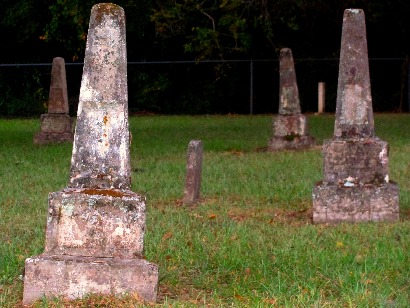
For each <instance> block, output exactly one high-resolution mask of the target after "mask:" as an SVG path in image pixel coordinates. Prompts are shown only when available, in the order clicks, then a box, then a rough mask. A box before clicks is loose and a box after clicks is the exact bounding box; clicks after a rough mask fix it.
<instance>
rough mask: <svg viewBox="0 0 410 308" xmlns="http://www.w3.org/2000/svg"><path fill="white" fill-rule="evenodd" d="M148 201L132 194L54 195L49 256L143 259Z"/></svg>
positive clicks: (85, 192) (49, 221)
mask: <svg viewBox="0 0 410 308" xmlns="http://www.w3.org/2000/svg"><path fill="white" fill-rule="evenodd" d="M144 231H145V198H143V197H141V196H139V195H137V194H135V193H134V192H132V191H124V190H114V189H111V190H102V189H64V190H62V191H59V192H54V193H50V195H49V207H48V219H47V232H46V247H45V253H48V254H63V255H79V256H94V257H121V258H135V257H140V256H142V253H143V242H144Z"/></svg>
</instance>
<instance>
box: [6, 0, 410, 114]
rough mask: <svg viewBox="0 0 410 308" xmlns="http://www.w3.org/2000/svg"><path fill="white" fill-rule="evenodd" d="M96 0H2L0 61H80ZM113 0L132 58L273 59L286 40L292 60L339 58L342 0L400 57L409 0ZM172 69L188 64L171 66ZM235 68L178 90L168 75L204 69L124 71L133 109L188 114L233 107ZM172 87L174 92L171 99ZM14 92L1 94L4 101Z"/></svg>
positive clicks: (382, 53) (373, 38)
mask: <svg viewBox="0 0 410 308" xmlns="http://www.w3.org/2000/svg"><path fill="white" fill-rule="evenodd" d="M96 3H98V1H93V0H81V1H79V0H1V4H2V8H3V9H2V10H0V34H1V37H2V40H0V48H1V49H2V60H1V62H2V63H38V62H47V63H50V62H51V61H52V58H53V57H56V56H60V57H63V58H65V60H66V62H82V61H83V59H84V51H85V43H86V37H87V31H88V22H89V17H90V16H89V15H90V10H91V7H92V6H93V5H94V4H96ZM116 4H118V5H120V6H122V7H123V8H124V10H125V14H126V19H127V20H126V23H127V54H128V60H129V61H162V60H169V61H173V60H196V61H197V62H201V61H204V60H232V59H276V58H277V55H278V53H279V50H280V49H281V48H283V47H289V48H291V49H292V51H293V54H294V56H295V58H296V59H315V58H333V59H337V58H338V56H339V48H340V34H341V26H342V16H343V11H344V10H345V9H347V8H362V9H363V10H364V11H365V14H366V24H367V35H368V42H369V56H370V57H393V58H404V57H408V55H409V50H410V40H408V37H409V35H410V19H409V18H408V15H409V13H410V2H408V1H407V0H372V1H368V0H345V1H338V0H312V1H307V0H218V1H217V0H129V1H126V0H119V1H117V2H116ZM406 63H407V62H406ZM178 69H181V70H185V68H182V67H179V68H177V67H174V66H173V67H172V70H178ZM310 69H311V73H312V76H316V75H317V76H320V74H319V73H318V72H319V69H317V67H316V66H312V67H311V68H310ZM238 70H241V71H243V68H240V69H239V68H238V67H233V66H232V65H230V64H227V63H223V64H216V65H215V66H214V67H213V72H212V74H211V75H212V76H211V77H210V80H211V81H210V82H209V83H207V84H204V83H198V84H192V87H193V89H194V90H192V89H188V88H187V87H186V88H185V89H180V90H181V91H182V94H180V95H179V96H178V95H176V94H175V87H176V85H175V83H174V80H173V79H172V78H182V79H183V78H187V82H189V81H190V80H193V78H194V77H195V78H196V77H198V76H201V74H205V75H206V74H209V71H206V72H204V71H200V70H198V69H191V70H190V71H189V72H188V73H189V74H187V75H186V76H189V77H184V76H182V75H180V74H179V72H167V71H166V70H165V71H161V72H155V73H151V72H150V71H149V70H144V71H142V70H140V71H138V72H137V73H136V75H135V76H130V78H129V79H130V83H131V84H134V83H135V86H131V87H130V95H131V98H132V99H135V100H137V101H138V102H137V103H136V104H137V106H138V107H136V108H137V109H139V108H152V109H155V110H157V111H159V112H161V111H170V112H174V109H172V108H171V107H170V106H166V107H164V106H165V104H168V105H173V106H177V105H180V106H181V108H182V109H183V110H186V108H188V107H187V106H192V108H191V109H192V110H193V112H197V111H198V110H199V111H198V112H202V111H204V112H210V111H212V108H214V107H215V104H216V103H215V102H218V104H225V105H226V106H228V107H226V106H225V107H224V108H221V109H220V110H219V111H221V112H224V111H231V109H230V107H229V104H231V102H227V99H226V95H225V96H224V95H223V94H226V93H235V92H238V87H237V86H235V85H234V82H240V83H241V82H248V81H247V80H246V78H244V79H240V78H239V77H238V75H237V74H238ZM0 73H3V74H4V72H0ZM315 73H317V74H316V75H315ZM39 74H40V72H39V71H35V72H34V71H33V72H32V76H31V78H26V79H27V80H32V81H33V82H28V83H27V86H28V87H34V89H27V91H29V93H28V94H27V95H26V97H32V96H33V95H31V94H32V93H47V87H45V88H44V89H41V91H39V89H38V88H36V87H38V84H39V82H34V81H35V80H39V79H38V76H39ZM403 76H405V74H403ZM315 78H316V77H315ZM318 78H319V77H318ZM0 80H1V81H2V84H1V85H0V86H1V88H2V89H3V91H2V92H3V93H12V92H13V91H11V88H14V87H15V85H13V86H10V85H8V84H7V80H8V78H7V76H6V77H4V76H0ZM309 82H310V80H309V78H308V79H307V80H299V84H301V86H302V87H303V86H309V87H311V85H310V83H309ZM402 84H403V81H402ZM201 86H202V88H203V89H206V90H202V89H201ZM401 91H402V92H403V91H404V87H402V90H401ZM199 92H204V93H209V97H207V98H202V99H201V102H203V108H202V109H201V106H197V105H195V106H193V105H194V104H196V103H195V101H196V100H195V94H196V93H199ZM147 93H150V94H147ZM151 94H152V95H151ZM10 95H11V94H10ZM19 95H20V93H19ZM150 95H151V96H150ZM173 95H175V96H174V97H175V100H174V101H170V97H173ZM394 95H397V93H396V94H394ZM149 96H150V97H149ZM241 96H243V93H242V94H241ZM10 99H11V98H10V97H6V98H5V97H3V101H4V102H8V101H9V100H10ZM231 99H234V98H231ZM235 99H236V97H235ZM20 101H26V98H24V99H23V98H21V99H20ZM156 101H162V102H163V103H162V104H161V103H157V102H156ZM141 104H142V105H141ZM218 104H217V105H218ZM386 104H388V103H386ZM144 106H145V107H144ZM161 106H162V107H161ZM15 110H18V108H15ZM195 110H196V111H195ZM201 110H202V111H201ZM219 111H218V112H219ZM233 111H235V110H233Z"/></svg>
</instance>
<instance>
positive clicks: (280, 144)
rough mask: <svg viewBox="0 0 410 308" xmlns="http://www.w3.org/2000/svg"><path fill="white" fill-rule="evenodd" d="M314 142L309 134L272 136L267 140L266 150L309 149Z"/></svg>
mask: <svg viewBox="0 0 410 308" xmlns="http://www.w3.org/2000/svg"><path fill="white" fill-rule="evenodd" d="M315 144H316V143H315V139H314V138H313V137H311V136H285V137H273V138H271V139H270V140H269V142H268V152H274V151H281V150H303V149H309V148H311V147H313V146H315Z"/></svg>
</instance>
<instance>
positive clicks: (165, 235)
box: [162, 232, 172, 241]
mask: <svg viewBox="0 0 410 308" xmlns="http://www.w3.org/2000/svg"><path fill="white" fill-rule="evenodd" d="M171 237H172V232H167V233H165V234H164V235H163V236H162V240H163V241H165V240H167V239H169V238H171Z"/></svg>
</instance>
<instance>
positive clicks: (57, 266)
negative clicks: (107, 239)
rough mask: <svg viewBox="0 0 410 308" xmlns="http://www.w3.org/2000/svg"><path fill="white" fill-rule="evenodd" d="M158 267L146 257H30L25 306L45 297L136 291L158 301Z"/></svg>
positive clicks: (116, 293)
mask: <svg viewBox="0 0 410 308" xmlns="http://www.w3.org/2000/svg"><path fill="white" fill-rule="evenodd" d="M157 287H158V267H157V265H155V264H153V263H150V262H148V261H146V260H144V259H119V258H93V257H76V256H58V255H46V254H43V255H40V256H37V257H32V258H28V259H26V263H25V276H24V293H23V305H29V304H31V303H33V302H34V301H36V300H39V299H41V298H42V297H47V298H53V297H63V298H67V299H76V298H82V297H84V296H85V295H86V294H92V293H94V294H96V293H97V294H106V295H109V294H111V295H112V294H114V295H121V294H125V293H127V294H136V295H138V296H139V297H140V298H141V299H142V300H144V301H148V302H155V301H156V298H157Z"/></svg>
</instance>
